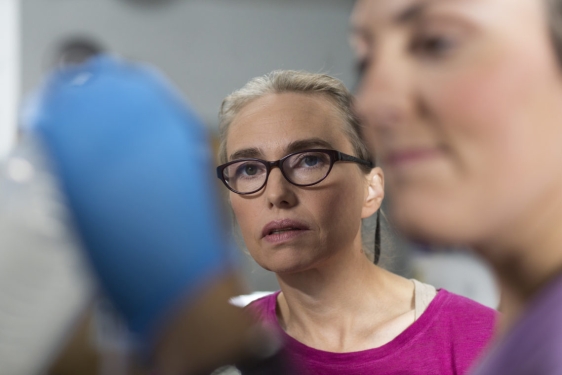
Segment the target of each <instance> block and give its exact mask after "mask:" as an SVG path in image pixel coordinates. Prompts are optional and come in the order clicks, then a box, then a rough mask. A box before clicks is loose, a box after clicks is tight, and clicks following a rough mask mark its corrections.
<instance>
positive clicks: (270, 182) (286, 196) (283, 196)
mask: <svg viewBox="0 0 562 375" xmlns="http://www.w3.org/2000/svg"><path fill="white" fill-rule="evenodd" d="M295 188H297V187H296V186H295V185H293V184H291V183H290V182H289V181H287V179H285V177H284V176H283V174H282V173H281V170H280V169H279V168H273V169H272V170H271V172H270V174H269V178H268V179H267V184H266V185H265V197H266V199H267V202H268V204H269V206H270V207H277V208H290V207H293V206H294V205H295V204H296V203H297V196H296V194H295V191H294V189H295Z"/></svg>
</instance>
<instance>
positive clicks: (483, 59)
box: [352, 0, 562, 375]
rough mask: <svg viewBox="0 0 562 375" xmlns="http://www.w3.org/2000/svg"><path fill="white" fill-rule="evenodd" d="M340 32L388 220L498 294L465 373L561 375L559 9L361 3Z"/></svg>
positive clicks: (515, 0) (525, 2)
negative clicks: (345, 36) (347, 45)
mask: <svg viewBox="0 0 562 375" xmlns="http://www.w3.org/2000/svg"><path fill="white" fill-rule="evenodd" d="M352 30H353V31H352V33H353V34H352V43H353V46H354V48H355V51H356V54H357V60H358V67H359V72H360V76H361V82H360V86H359V91H358V105H357V107H358V111H359V114H360V116H361V118H362V120H363V121H364V124H365V125H366V129H365V137H366V140H367V141H368V142H369V143H370V144H371V149H372V151H374V152H376V154H377V156H378V160H380V161H381V163H382V167H383V169H384V170H385V173H386V175H387V181H388V186H389V193H390V195H391V196H392V198H393V201H392V205H391V213H392V218H393V219H394V221H395V223H396V224H397V225H398V226H399V227H400V228H401V229H402V230H403V231H404V232H405V233H406V234H408V235H409V236H410V237H411V238H413V239H415V240H418V241H420V242H423V243H430V244H437V245H459V244H460V245H469V246H471V247H473V248H474V249H475V250H476V251H477V252H478V253H479V254H481V256H482V257H483V258H484V259H485V260H487V262H488V263H489V264H490V265H491V266H492V268H493V269H494V271H495V274H496V276H497V279H498V281H499V284H500V286H501V289H502V311H503V313H504V314H503V315H504V316H503V323H502V326H501V329H500V331H501V332H500V333H499V334H498V336H497V338H498V342H497V344H496V345H495V346H494V347H493V350H492V351H491V353H490V354H489V355H488V356H487V358H485V359H484V361H483V362H482V364H481V366H480V367H479V368H478V369H477V370H476V371H475V374H479V375H488V374H490V375H491V374H495V375H497V374H509V375H514V374H534V375H542V374H562V356H561V355H560V354H561V353H562V324H561V320H560V317H562V168H561V166H562V74H561V73H562V70H561V69H562V68H561V63H562V61H561V59H560V58H561V57H562V55H561V54H560V52H562V1H559V0H542V1H537V0H482V1H467V0H450V1H440V0H429V1H424V0H378V1H376V0H360V1H358V2H357V4H356V7H355V11H354V13H353V16H352Z"/></svg>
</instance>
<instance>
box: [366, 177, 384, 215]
mask: <svg viewBox="0 0 562 375" xmlns="http://www.w3.org/2000/svg"><path fill="white" fill-rule="evenodd" d="M383 198H384V173H383V171H382V169H380V168H379V167H376V168H373V170H371V173H369V174H368V175H367V184H366V186H365V201H364V202H363V210H362V211H361V218H362V219H365V218H367V217H369V216H371V215H373V214H374V213H375V212H377V210H378V209H379V208H380V206H381V204H382V200H383Z"/></svg>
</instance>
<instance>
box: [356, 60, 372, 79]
mask: <svg viewBox="0 0 562 375" xmlns="http://www.w3.org/2000/svg"><path fill="white" fill-rule="evenodd" d="M368 66H369V61H368V60H367V59H366V58H363V59H361V60H358V61H357V62H356V63H355V75H356V76H357V79H358V80H360V79H361V78H362V77H363V76H364V75H365V71H366V70H367V67H368Z"/></svg>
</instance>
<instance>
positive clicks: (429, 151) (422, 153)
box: [384, 147, 441, 168]
mask: <svg viewBox="0 0 562 375" xmlns="http://www.w3.org/2000/svg"><path fill="white" fill-rule="evenodd" d="M440 155H441V149H440V148H437V147H434V148H411V149H405V150H402V151H395V152H390V153H388V154H387V156H386V157H385V158H384V162H385V164H386V165H387V166H390V167H394V168H399V167H402V166H406V165H410V164H414V163H417V162H421V161H426V160H429V159H433V158H436V157H438V156H440Z"/></svg>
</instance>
